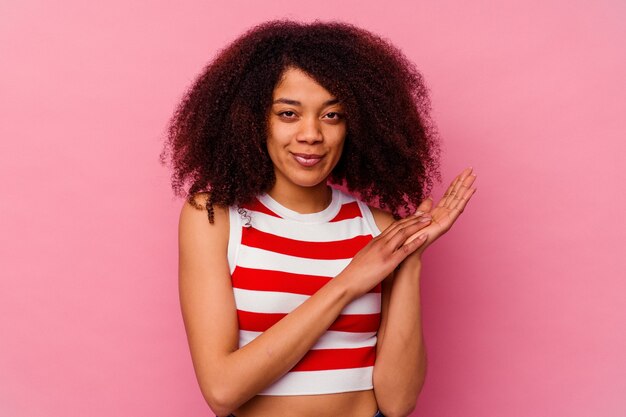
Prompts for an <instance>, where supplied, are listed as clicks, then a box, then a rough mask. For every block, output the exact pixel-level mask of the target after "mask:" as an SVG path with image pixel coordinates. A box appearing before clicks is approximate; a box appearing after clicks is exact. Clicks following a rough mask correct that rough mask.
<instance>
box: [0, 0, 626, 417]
mask: <svg viewBox="0 0 626 417" xmlns="http://www.w3.org/2000/svg"><path fill="white" fill-rule="evenodd" d="M174 4H175V3H174V2H165V1H135V2H127V1H121V0H112V1H108V2H104V3H103V2H99V3H96V2H83V1H77V0H71V1H64V2H51V1H34V0H27V1H19V2H17V1H14V2H2V4H1V5H0V138H1V142H0V175H1V178H2V181H1V184H0V208H1V213H0V239H1V243H0V257H1V258H2V260H1V280H0V415H1V416H9V417H25V416H54V417H57V416H58V417H62V416H63V417H66V416H91V417H100V416H102V417H104V416H107V417H109V416H148V415H150V416H154V417H159V416H164V417H165V416H168V417H170V416H209V415H211V413H210V411H209V409H208V407H207V406H206V405H205V404H204V402H203V399H202V397H201V395H200V392H199V389H198V386H197V383H196V380H195V377H194V374H193V369H192V366H191V360H190V357H189V353H188V350H187V342H186V338H185V334H184V330H183V325H182V319H181V317H180V311H179V305H178V294H177V241H176V239H177V231H176V228H177V222H178V213H179V210H180V206H181V204H182V203H181V201H179V200H176V199H174V198H173V197H172V194H171V191H170V189H169V183H168V177H169V173H168V172H167V171H166V169H165V168H163V167H161V166H160V165H159V164H158V153H159V151H160V149H161V144H162V140H163V133H164V127H165V125H166V122H167V120H168V118H169V116H170V115H171V112H172V110H173V108H174V105H175V104H176V103H177V101H178V100H179V99H180V97H181V95H182V93H183V91H184V89H185V88H186V87H187V86H188V85H189V83H190V82H191V81H192V80H193V78H194V77H195V76H196V74H197V73H198V72H199V71H200V69H201V68H202V67H203V66H204V64H205V63H206V62H207V61H208V60H209V59H210V58H211V57H212V56H213V55H214V54H215V52H216V51H217V50H218V49H219V48H221V47H223V46H224V45H225V44H226V43H227V42H229V41H231V40H233V39H234V38H235V37H236V36H237V35H239V34H240V33H242V31H244V30H245V29H247V28H248V27H250V26H251V25H253V24H256V23H259V22H261V21H264V20H267V19H270V18H279V17H288V18H295V19H303V20H306V21H310V20H312V19H314V18H321V19H324V20H327V19H333V18H334V19H340V20H346V21H349V22H352V23H356V24H358V25H361V26H363V27H364V28H367V29H370V30H372V31H374V32H377V33H379V34H381V35H383V36H385V37H387V38H388V39H389V40H391V41H392V42H394V43H396V44H397V45H398V46H399V47H400V48H402V49H403V50H404V51H405V53H406V54H407V55H408V56H409V57H410V59H412V60H414V61H415V62H416V63H417V65H418V67H419V68H420V69H421V70H422V71H423V74H424V76H425V78H426V80H427V82H428V84H429V86H430V88H431V91H432V99H433V107H434V112H435V117H436V120H437V122H438V124H439V127H440V130H441V133H442V136H443V138H444V159H443V161H442V170H443V173H444V179H445V182H447V181H449V180H450V179H451V178H452V176H453V175H454V174H456V173H457V172H458V171H460V170H461V169H462V168H463V167H465V166H467V165H473V166H474V168H475V171H476V172H477V173H478V174H479V176H478V181H477V185H478V192H477V193H476V194H475V196H474V198H473V201H472V202H471V204H470V206H468V209H467V210H466V212H465V214H464V215H463V216H462V218H461V220H460V221H459V223H458V225H456V226H455V227H454V229H453V230H452V231H450V233H449V234H448V235H447V236H445V237H444V238H442V240H441V241H440V242H439V243H437V244H436V245H435V246H433V247H432V248H431V249H429V252H428V254H427V256H426V267H425V271H424V275H423V284H422V287H423V315H424V327H425V329H424V331H425V337H426V344H427V349H428V353H429V365H428V375H427V381H426V384H425V386H424V389H423V391H422V394H421V396H420V398H419V401H418V406H417V410H416V411H415V413H414V415H416V416H432V417H455V416H458V417H466V416H470V417H471V416H481V417H492V416H493V417H496V416H497V417H501V416H507V417H518V416H519V417H529V416H530V417H535V416H568V417H578V416H580V417H582V416H585V417H586V416H603V417H618V416H624V415H626V303H625V302H624V295H625V294H626V284H625V279H624V278H625V277H626V274H625V272H626V268H625V266H626V265H625V262H624V259H625V257H624V253H623V252H624V248H625V247H626V245H625V244H624V243H625V238H626V230H625V224H626V222H625V221H624V220H623V218H622V217H623V214H624V204H625V203H626V197H625V193H624V188H625V187H624V179H625V178H624V167H623V166H624V162H625V161H624V153H625V151H626V146H625V145H624V141H625V139H626V137H625V134H624V133H625V132H626V129H625V127H626V122H625V120H626V118H625V117H624V113H625V112H626V87H625V85H626V83H625V82H624V77H625V76H626V47H625V42H624V40H625V39H626V33H625V32H626V29H625V28H626V25H624V24H623V22H624V21H626V3H624V2H623V1H617V0H613V1H610V0H606V1H596V2H583V1H565V0H553V1H521V0H520V1H507V2H493V1H486V0H481V1H472V2H464V1H441V0H440V1H437V2H409V1H406V2H400V1H390V0H386V1H382V2H381V1H342V2H326V3H323V4H322V3H319V2H309V3H307V2H298V5H297V6H296V5H295V3H294V2H287V1H274V2H271V4H269V5H268V4H267V2H253V1H249V2H244V1H230V2H228V4H229V5H228V6H225V4H227V3H224V2H219V5H218V2H201V1H186V2H180V3H179V4H178V5H176V6H174ZM620 165H621V166H620ZM441 188H442V186H440V187H439V188H438V189H437V192H436V193H435V196H436V197H438V196H440V191H441Z"/></svg>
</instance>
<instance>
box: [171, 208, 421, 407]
mask: <svg viewBox="0 0 626 417" xmlns="http://www.w3.org/2000/svg"><path fill="white" fill-rule="evenodd" d="M228 223H229V222H228V210H227V209H226V208H220V207H215V223H214V224H210V223H209V222H208V221H207V218H206V213H205V212H204V211H200V210H197V209H195V208H194V207H193V206H191V205H190V204H189V203H187V202H186V203H185V205H184V206H183V208H182V211H181V216H180V221H179V291H180V302H181V309H182V314H183V320H184V323H185V329H186V332H187V337H188V340H189V347H190V351H191V356H192V360H193V365H194V370H195V372H196V377H197V379H198V382H199V385H200V388H201V391H202V394H203V395H204V397H205V399H206V401H207V402H208V404H209V406H210V407H211V409H212V410H213V411H215V412H216V413H217V414H218V415H222V414H228V413H230V412H232V411H233V410H234V409H236V408H238V407H239V406H240V405H242V404H243V403H245V402H246V401H248V400H249V399H250V398H252V397H253V396H255V395H256V394H257V393H258V392H259V391H261V390H262V389H264V388H265V387H267V386H268V385H270V384H271V383H272V382H274V381H275V380H276V379H278V378H280V377H281V376H282V375H284V374H285V373H286V372H288V371H289V369H291V368H292V367H293V366H294V365H295V364H296V363H297V362H298V361H299V360H300V359H301V358H302V357H303V356H304V355H305V354H306V353H307V352H308V351H309V349H310V348H311V347H312V346H313V345H314V344H315V342H316V341H317V340H318V339H319V337H320V336H321V335H322V334H323V333H324V332H325V331H326V329H327V328H328V327H329V326H330V325H331V324H332V323H333V321H335V319H336V318H337V317H338V316H339V314H340V313H341V311H342V310H343V308H344V307H345V306H346V305H347V304H348V303H349V302H350V301H352V300H353V299H355V298H357V297H358V296H360V295H362V294H364V293H365V292H367V291H369V290H370V289H371V288H373V287H374V286H375V285H376V284H377V283H378V282H380V281H381V280H382V278H383V277H385V276H387V275H388V274H389V273H390V272H391V271H392V270H393V269H394V268H395V267H396V266H397V265H398V264H399V263H400V262H401V261H402V260H403V259H404V258H405V257H406V256H408V255H409V254H410V253H412V252H413V251H415V250H416V249H417V247H419V245H421V244H422V243H423V242H422V241H419V240H417V239H416V240H414V241H413V242H412V243H410V244H408V245H403V242H404V241H405V240H406V239H407V238H408V237H409V236H411V234H413V233H415V232H417V231H418V230H419V229H420V228H421V227H423V226H422V225H418V224H417V221H415V220H410V221H403V222H399V223H398V224H397V225H396V227H395V228H390V229H391V230H390V231H389V232H386V234H385V235H384V236H383V235H381V237H380V238H378V239H374V240H372V241H371V242H370V243H369V244H368V245H367V246H366V247H365V248H363V250H361V251H360V252H359V253H358V254H357V255H356V256H355V257H354V259H353V261H352V262H351V263H350V265H348V267H346V269H344V271H343V272H342V273H341V274H340V275H339V276H337V277H335V279H333V280H331V281H330V282H329V283H328V284H326V285H325V286H324V287H323V288H322V289H320V290H319V291H318V292H316V293H315V294H314V295H313V296H311V297H310V298H309V299H307V301H305V302H304V303H302V304H301V305H300V306H299V307H298V308H296V309H295V310H294V311H293V312H291V313H290V314H288V315H287V316H286V317H284V318H283V319H282V320H280V321H279V322H278V323H276V324H275V325H274V326H272V327H271V328H270V329H268V330H267V331H266V332H264V333H263V334H261V335H260V336H259V337H257V338H256V339H254V340H253V341H252V342H251V343H249V344H247V345H246V346H244V347H242V348H241V349H238V324H237V315H236V307H235V300H234V296H233V290H232V285H231V281H230V273H229V267H228V261H227V246H228V232H229V230H228V227H229V224H228Z"/></svg>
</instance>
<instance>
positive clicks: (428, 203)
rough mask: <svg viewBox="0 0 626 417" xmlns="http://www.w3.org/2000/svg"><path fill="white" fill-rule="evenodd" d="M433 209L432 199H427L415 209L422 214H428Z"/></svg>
mask: <svg viewBox="0 0 626 417" xmlns="http://www.w3.org/2000/svg"><path fill="white" fill-rule="evenodd" d="M432 208H433V199H432V197H430V196H429V197H428V198H427V199H426V200H424V201H422V202H421V203H420V205H419V206H418V207H417V210H418V211H423V212H424V213H428V212H429V211H430V210H432Z"/></svg>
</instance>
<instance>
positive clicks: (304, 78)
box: [273, 67, 334, 102]
mask: <svg viewBox="0 0 626 417" xmlns="http://www.w3.org/2000/svg"><path fill="white" fill-rule="evenodd" d="M273 98H274V99H277V98H288V99H293V100H298V101H300V102H305V101H309V102H310V101H316V100H321V101H326V100H328V99H331V98H334V96H333V95H332V94H331V93H330V92H329V91H328V90H326V89H325V88H324V87H322V86H321V85H320V84H319V83H318V82H317V81H315V79H313V78H312V77H311V76H310V75H308V74H307V73H305V72H304V71H302V70H300V69H298V68H293V67H290V68H287V69H286V70H285V71H284V72H283V74H282V77H281V79H280V81H279V82H278V83H277V85H276V87H275V88H274V93H273Z"/></svg>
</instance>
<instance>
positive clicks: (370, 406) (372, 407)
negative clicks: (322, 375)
mask: <svg viewBox="0 0 626 417" xmlns="http://www.w3.org/2000/svg"><path fill="white" fill-rule="evenodd" d="M377 410H378V406H377V404H376V397H375V396H374V391H373V390H366V391H354V392H342V393H338V394H320V395H288V396H275V395H257V396H256V397H254V398H252V399H251V400H250V401H248V402H247V403H245V404H244V405H242V406H241V407H239V408H238V409H237V410H235V411H234V412H233V414H234V415H235V417H266V416H272V417H337V416H342V417H344V416H345V417H372V416H373V415H374V414H376V411H377Z"/></svg>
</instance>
